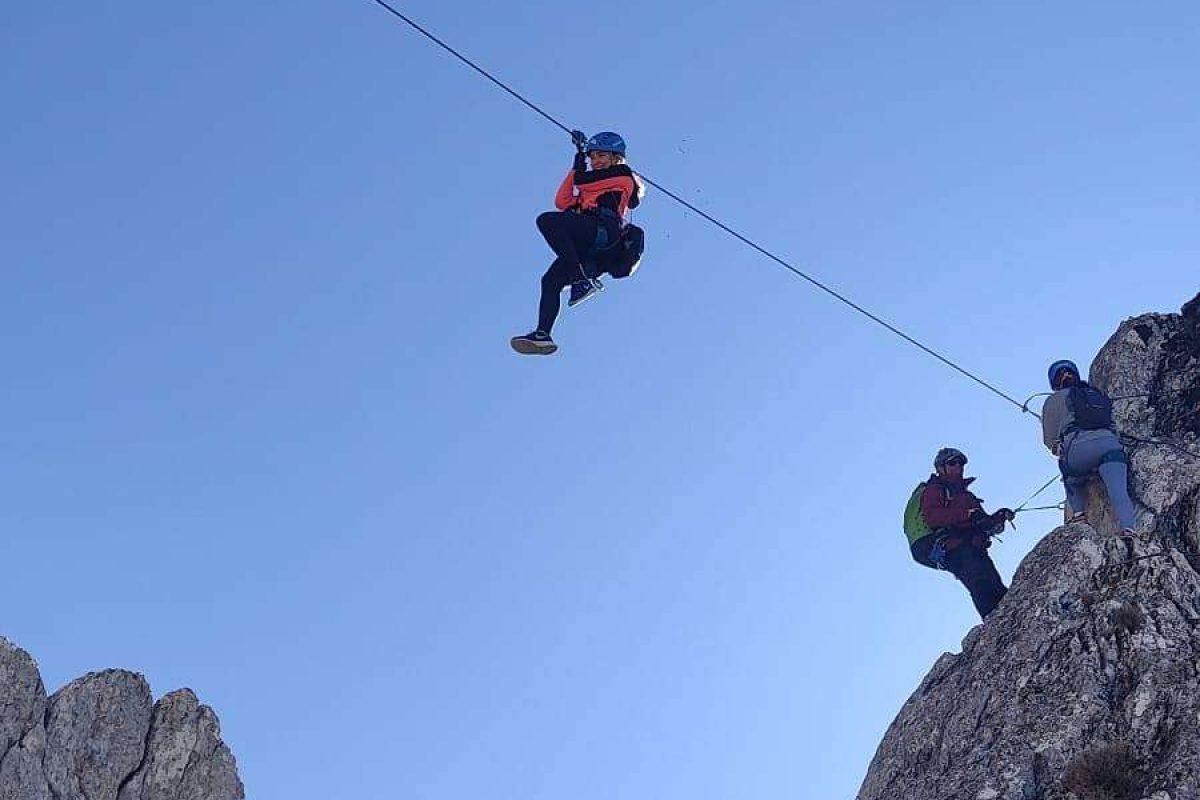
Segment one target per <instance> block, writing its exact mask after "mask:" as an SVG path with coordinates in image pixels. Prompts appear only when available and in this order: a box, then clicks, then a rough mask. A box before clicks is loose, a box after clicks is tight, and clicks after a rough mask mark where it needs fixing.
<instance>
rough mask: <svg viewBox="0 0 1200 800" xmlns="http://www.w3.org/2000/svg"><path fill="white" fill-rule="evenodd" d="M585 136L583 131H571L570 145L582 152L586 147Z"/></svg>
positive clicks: (586, 138)
mask: <svg viewBox="0 0 1200 800" xmlns="http://www.w3.org/2000/svg"><path fill="white" fill-rule="evenodd" d="M587 140H588V137H587V134H586V133H584V132H583V131H571V144H573V145H575V149H576V150H578V151H579V152H581V153H582V152H583V151H584V148H586V147H587Z"/></svg>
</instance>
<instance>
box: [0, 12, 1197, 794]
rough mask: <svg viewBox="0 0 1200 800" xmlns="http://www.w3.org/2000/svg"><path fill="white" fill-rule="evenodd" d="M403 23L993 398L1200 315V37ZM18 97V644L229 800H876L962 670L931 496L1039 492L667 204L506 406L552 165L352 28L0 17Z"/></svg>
mask: <svg viewBox="0 0 1200 800" xmlns="http://www.w3.org/2000/svg"><path fill="white" fill-rule="evenodd" d="M402 8H403V9H404V10H406V11H407V12H409V13H411V14H413V15H415V16H416V17H417V18H418V19H420V20H421V21H423V22H424V23H426V24H427V25H429V26H430V27H432V28H433V29H434V30H435V31H437V32H439V33H440V34H441V35H443V36H444V37H446V38H447V39H448V40H450V41H451V42H453V43H455V44H456V45H457V46H459V47H461V48H463V49H464V50H465V51H467V52H468V53H470V54H471V55H472V56H473V57H474V58H476V59H478V60H479V61H480V62H481V63H483V64H485V65H487V66H489V67H490V68H492V69H494V70H495V71H496V72H497V73H499V74H500V75H501V76H503V77H504V78H505V79H506V80H509V81H511V82H512V83H513V84H514V85H515V86H517V87H519V88H520V89H521V90H523V91H525V92H526V93H528V95H529V96H530V97H531V98H533V99H534V100H536V101H537V102H539V103H541V104H543V105H544V106H545V107H546V108H547V109H548V110H549V111H550V112H551V113H553V114H555V115H557V116H559V117H561V118H563V119H564V120H566V121H567V122H568V123H569V124H571V125H574V126H578V127H580V128H583V129H585V130H588V131H596V130H598V129H602V128H611V129H614V130H618V131H620V132H622V133H623V134H624V135H625V136H626V138H627V139H628V140H629V142H630V154H631V159H632V162H633V164H634V166H635V167H637V168H640V169H642V170H643V171H645V172H646V173H647V174H648V175H650V176H651V177H653V178H654V179H655V180H658V181H660V182H663V183H665V184H667V185H669V186H671V187H673V188H674V189H676V190H677V191H679V192H681V193H682V194H684V195H685V196H687V197H688V198H690V199H693V200H694V201H695V202H696V203H698V204H699V205H701V206H702V207H703V208H704V209H706V210H707V211H709V212H711V213H713V214H716V215H718V216H720V217H722V218H723V219H725V220H727V221H728V222H729V223H731V224H733V225H734V226H736V227H738V228H739V229H741V230H742V231H744V232H745V233H747V234H749V235H752V236H755V237H758V238H760V239H761V240H762V241H764V242H765V243H767V244H769V246H771V247H772V248H775V249H776V250H778V251H779V252H781V253H784V254H786V255H787V256H789V257H790V258H793V259H794V260H795V261H796V262H797V263H798V264H800V265H802V266H803V267H804V268H806V269H808V270H810V271H811V272H812V273H813V274H815V275H817V276H819V277H820V278H822V279H825V280H827V281H829V282H830V283H831V284H832V285H834V286H836V287H837V288H838V289H840V290H842V291H845V292H847V293H848V294H849V295H851V296H852V297H854V298H855V299H856V300H858V301H859V302H861V303H863V304H865V305H867V306H869V307H870V308H872V309H874V310H876V311H878V312H879V313H881V314H883V315H884V316H886V317H887V318H888V319H890V320H892V321H894V322H896V323H897V324H899V325H901V326H902V327H904V328H905V329H906V330H908V331H909V332H911V333H912V334H914V335H916V336H918V337H920V338H922V339H923V340H925V341H927V342H929V343H930V344H932V345H935V346H937V347H939V348H941V349H942V350H943V351H944V352H946V353H947V354H948V355H949V356H951V357H953V358H955V359H958V360H960V361H961V362H962V363H964V364H966V365H968V366H969V367H971V368H973V369H976V370H978V371H979V372H980V373H981V374H983V375H985V376H986V377H987V378H988V379H989V380H992V381H994V382H996V383H997V384H998V385H1000V386H1002V387H1003V388H1004V389H1005V390H1006V391H1009V392H1010V393H1012V394H1016V395H1019V396H1022V397H1023V396H1025V395H1027V394H1030V393H1032V392H1036V391H1041V390H1042V388H1043V384H1044V381H1045V378H1044V370H1045V367H1046V364H1047V363H1048V362H1049V361H1051V360H1053V359H1056V358H1061V357H1073V358H1076V359H1079V360H1081V361H1084V362H1086V361H1087V360H1088V359H1090V358H1091V356H1092V355H1093V354H1094V352H1095V351H1096V349H1097V348H1098V347H1099V346H1100V345H1101V344H1102V343H1103V342H1104V340H1105V339H1106V338H1107V336H1108V335H1109V333H1110V332H1111V331H1112V330H1113V329H1114V328H1115V326H1116V325H1117V323H1118V322H1119V321H1120V320H1121V319H1122V318H1124V317H1126V316H1131V315H1134V314H1138V313H1142V312H1145V311H1150V310H1163V311H1169V310H1175V309H1177V308H1178V306H1179V305H1180V304H1181V303H1182V302H1183V301H1184V300H1186V299H1188V298H1189V297H1190V296H1191V295H1192V294H1194V293H1195V291H1196V290H1197V288H1200V281H1198V280H1197V275H1198V274H1200V272H1198V270H1197V264H1198V263H1200V224H1197V219H1198V218H1200V201H1198V199H1197V188H1196V187H1197V186H1200V159H1198V158H1197V155H1196V153H1197V151H1196V144H1197V142H1200V90H1198V88H1197V87H1200V80H1198V76H1200V7H1198V6H1197V5H1196V4H1195V3H1194V2H1186V1H1183V0H1181V1H1179V2H1161V3H1155V4H1152V5H1146V4H1143V5H1140V6H1138V7H1136V8H1135V7H1133V6H1131V5H1130V4H1128V3H1117V2H1095V1H1094V0H1089V2H1061V3H1052V4H1046V3H1030V2H1020V3H990V4H988V3H985V4H980V3H970V4H964V3H958V2H929V3H921V4H916V5H914V4H904V6H903V7H901V5H900V4H896V3H894V2H883V1H882V0H880V1H878V2H857V3H832V2H830V3H782V2H774V1H773V0H772V1H771V2H738V3H735V2H690V3H684V2H681V1H680V0H662V1H661V2H655V3H648V4H641V5H624V6H622V5H611V4H580V3H575V4H572V3H562V2H551V0H530V1H529V2H514V3H506V4H500V3H482V2H457V3H439V2H432V1H431V0H416V1H415V2H408V3H405V4H403V5H402ZM0 96H3V98H4V122H3V123H2V125H0V128H2V130H3V134H2V141H3V148H2V150H0V176H2V179H3V187H4V191H3V194H2V196H0V264H2V267H3V269H2V271H0V275H2V276H3V284H2V286H0V304H2V308H0V326H2V331H0V357H2V363H3V366H4V370H5V373H6V381H5V386H6V388H5V391H4V392H3V393H0V413H2V416H3V419H4V420H5V424H4V425H3V426H2V431H3V434H2V440H0V442H2V448H3V458H2V459H0V485H2V486H3V498H4V499H3V503H2V504H0V527H2V530H3V536H4V543H5V548H4V551H5V552H4V561H5V570H4V580H3V582H2V583H0V607H3V609H4V613H3V614H2V615H0V633H2V634H3V635H5V636H8V637H10V638H12V639H14V640H15V641H17V642H18V643H20V644H21V645H22V646H24V647H26V648H27V649H29V650H30V651H31V652H33V653H34V654H35V655H36V656H37V658H38V659H39V661H40V664H41V667H42V670H43V674H44V676H45V678H46V682H47V684H48V685H49V686H50V687H51V689H53V688H57V687H58V686H60V685H62V683H64V682H65V681H67V680H69V679H70V678H72V677H74V676H76V675H79V674H82V673H83V672H86V671H88V670H92V669H100V668H105V667H112V666H121V667H128V668H132V669H136V670H140V671H142V672H144V673H145V674H146V675H147V676H148V677H149V679H150V680H151V682H152V685H153V686H154V688H155V690H156V691H157V692H159V693H162V692H165V691H167V690H169V689H173V688H176V687H178V686H183V685H187V686H191V687H194V688H195V689H196V690H197V691H198V692H199V693H200V695H201V697H202V698H203V700H204V701H205V702H207V703H209V704H211V705H213V706H214V707H215V708H216V709H217V710H218V712H219V714H220V716H221V720H222V723H223V726H224V732H225V735H226V737H227V739H228V741H229V743H230V744H231V746H232V747H233V749H234V751H235V753H236V755H237V757H238V762H239V765H240V767H241V771H242V775H243V777H244V779H245V781H246V783H247V786H248V789H249V792H250V796H251V797H254V798H256V800H274V799H275V798H279V799H280V800H283V799H284V798H286V799H287V800H295V799H297V798H330V797H354V798H395V797H404V798H415V799H419V800H459V798H466V797H488V798H496V799H497V800H561V799H562V798H565V797H570V798H573V799H574V800H593V799H594V800H610V799H611V798H658V799H662V800H668V799H669V800H675V799H676V798H677V799H678V800H694V799H695V798H721V799H728V800H743V799H744V798H755V800H771V799H778V800H785V799H787V800H796V798H813V800H828V798H847V797H851V796H852V795H853V793H854V791H855V790H856V789H857V787H858V784H859V782H860V780H861V778H862V776H863V773H864V771H865V768H866V766H867V763H868V761H869V759H870V758H871V756H872V754H873V752H874V749H875V746H876V745H877V743H878V741H879V738H880V736H881V734H882V732H883V730H884V728H885V727H886V726H887V724H888V723H889V722H890V720H891V719H892V717H893V716H894V714H895V712H896V711H897V709H898V708H899V706H900V705H901V704H902V703H903V701H904V699H905V698H906V697H907V696H908V694H909V692H910V691H911V690H912V689H913V688H915V686H916V685H917V682H918V681H919V680H920V678H921V676H922V675H923V674H924V673H925V672H926V670H927V669H928V668H929V666H930V665H931V664H932V662H933V661H934V660H935V658H936V657H937V656H938V655H939V654H940V653H941V652H942V651H944V650H954V649H957V647H958V642H959V640H960V638H961V636H962V635H963V634H964V633H966V631H967V630H968V628H969V627H970V626H971V625H972V624H973V623H974V622H975V618H974V612H973V610H972V608H971V606H970V604H969V602H968V599H967V596H966V593H965V591H963V590H962V589H961V587H959V586H958V585H957V584H955V583H954V582H953V581H952V580H951V579H950V578H948V577H947V576H945V575H939V574H936V573H934V572H931V571H928V570H923V569H921V568H919V567H917V566H916V565H914V564H913V563H912V562H911V561H910V560H909V557H908V554H907V552H906V549H905V546H904V540H903V536H902V533H901V531H900V525H899V522H900V516H901V512H902V509H903V505H904V502H905V500H906V499H907V497H908V493H909V492H910V490H911V489H912V487H913V485H914V484H915V483H916V482H917V481H918V480H920V479H921V478H922V477H924V476H925V475H926V474H927V473H928V470H929V461H930V459H931V457H932V454H933V452H934V451H935V450H936V449H937V448H938V447H939V446H941V445H943V444H955V445H957V446H959V447H961V448H962V449H964V450H966V451H968V453H969V454H970V456H971V465H970V468H969V471H972V472H974V474H977V475H979V476H981V477H980V481H979V483H978V484H977V487H978V490H979V494H980V495H981V496H982V497H984V498H986V500H987V501H988V504H989V505H990V506H993V507H994V506H998V505H1003V504H1014V503H1016V502H1018V501H1019V500H1020V499H1021V498H1022V497H1023V496H1024V495H1026V494H1028V493H1029V492H1030V491H1032V490H1033V489H1034V488H1036V487H1037V486H1038V485H1040V484H1041V483H1042V481H1044V480H1045V479H1046V478H1048V477H1049V476H1050V475H1052V474H1053V473H1054V465H1053V462H1052V460H1051V459H1050V458H1049V457H1048V456H1047V454H1045V453H1044V452H1043V451H1042V449H1041V447H1040V444H1039V438H1038V430H1037V427H1036V425H1035V424H1034V420H1033V419H1032V418H1031V417H1024V418H1023V417H1022V415H1021V414H1020V413H1018V412H1017V411H1016V410H1015V409H1014V408H1012V407H1010V406H1007V405H1006V404H1005V403H1004V402H1003V401H1001V400H999V399H997V398H995V397H994V396H992V395H989V394H988V393H986V392H985V391H983V390H981V389H979V388H978V387H977V386H975V385H973V384H971V383H970V382H969V381H967V380H966V379H964V378H962V377H961V376H958V375H956V374H954V373H952V372H950V371H949V370H947V369H946V368H945V367H943V366H941V365H939V364H938V363H937V362H935V361H933V360H932V359H930V358H929V357H928V356H926V355H924V354H922V353H920V352H919V351H917V350H915V349H913V348H912V347H910V346H909V345H906V344H904V343H902V342H900V341H898V340H897V339H895V338H894V337H892V336H890V335H888V334H886V333H885V332H884V331H882V330H881V329H879V328H878V327H876V326H874V325H873V324H871V323H869V322H867V321H865V320H863V319H862V318H861V317H857V316H854V315H852V314H851V313H849V312H848V310H847V309H846V308H844V307H843V306H840V305H838V304H836V303H835V302H833V301H832V300H830V299H829V298H828V297H826V296H823V295H821V294H819V293H818V292H816V291H814V290H813V289H812V288H811V287H809V286H807V285H806V284H804V283H803V282H801V281H799V280H797V279H795V278H794V277H793V276H791V275H789V274H788V273H787V272H785V271H784V270H782V269H781V268H779V267H778V266H776V265H774V264H772V263H770V262H768V261H766V260H764V259H763V258H762V257H760V256H758V255H756V254H755V253H753V252H751V251H749V250H748V249H746V248H745V247H744V246H742V245H740V244H738V243H737V242H734V241H732V240H730V239H729V238H728V237H726V236H724V235H723V234H721V233H719V232H718V231H715V230H714V229H712V228H710V227H708V226H707V225H706V224H705V223H703V222H702V221H701V220H698V219H697V218H696V216H695V215H694V214H688V213H683V212H682V211H681V209H680V208H678V207H676V206H675V205H674V204H672V203H671V202H670V201H669V200H668V199H667V198H665V197H663V196H662V195H661V194H656V193H651V194H650V195H649V197H648V198H647V201H646V205H645V208H644V211H642V212H639V214H638V221H639V223H641V224H642V225H643V226H644V227H645V228H646V229H647V230H648V231H649V237H650V239H649V250H648V254H647V257H646V260H645V262H644V264H643V268H642V270H641V272H640V273H639V274H638V275H637V276H636V278H634V279H633V280H631V281H626V282H621V283H617V282H613V283H612V284H611V285H610V289H609V291H608V292H606V293H605V294H604V295H602V296H601V297H600V298H598V299H597V300H595V301H593V302H591V303H589V304H587V305H585V306H583V307H581V308H580V309H577V310H573V311H570V312H567V311H564V314H563V317H562V319H561V321H560V324H559V326H558V328H557V329H556V337H557V338H558V339H559V341H560V343H561V345H562V350H561V351H560V353H559V354H558V355H556V356H555V357H553V358H552V359H541V360H534V359H522V358H520V357H518V356H516V355H514V354H513V353H512V352H511V351H510V350H509V348H508V337H509V336H510V335H512V334H514V333H519V332H523V331H525V330H528V329H529V328H530V327H531V325H532V323H533V320H534V306H535V303H536V292H537V285H538V277H539V275H540V274H541V271H542V270H543V269H544V268H545V265H546V264H547V263H548V262H549V258H550V256H549V252H548V250H547V249H546V247H545V245H544V243H543V242H542V241H541V240H540V237H539V236H538V235H537V232H536V230H535V229H534V226H533V219H534V217H535V216H536V214H537V213H539V212H540V211H542V210H544V209H545V208H546V207H548V205H549V203H550V201H551V198H552V195H553V191H554V189H555V187H556V186H557V183H558V181H559V180H560V178H561V175H562V173H563V171H564V169H565V168H566V166H567V165H568V164H569V162H570V147H569V143H568V142H567V140H566V137H565V136H564V135H562V134H561V133H560V132H558V131H557V130H555V129H554V128H553V127H551V126H550V125H548V124H546V123H545V122H544V121H543V120H541V119H539V118H538V117H536V116H535V115H533V114H531V113H530V112H528V111H527V110H526V109H523V108H522V107H520V106H519V105H517V104H516V103H514V102H513V101H512V100H511V98H508V97H507V96H505V95H504V94H502V93H501V92H499V91H497V90H496V89H495V88H494V87H492V86H490V85H488V84H487V83H486V82H484V81H483V80H482V79H480V78H479V77H478V76H477V75H474V74H473V73H471V72H469V71H468V70H466V69H465V68H464V67H462V66H461V65H459V64H457V63H456V62H454V61H452V60H450V59H449V58H448V57H447V56H445V55H444V54H443V53H441V52H439V51H437V50H435V49H433V48H432V46H430V45H429V44H428V43H427V42H425V41H424V40H422V39H420V38H418V37H417V36H416V35H415V34H413V33H412V32H411V31H409V30H408V29H406V28H404V27H402V26H400V25H399V24H397V23H396V21H395V20H394V19H393V18H391V17H390V16H388V15H386V14H385V13H384V12H383V11H382V10H381V9H379V8H378V7H376V6H374V5H373V4H371V3H369V2H367V0H361V2H360V1H358V0H339V2H309V1H307V0H299V1H294V2H280V1H279V0H262V1H261V2H256V3H245V2H233V1H232V0H213V1H212V2H205V3H184V4H180V3H162V2H150V0H125V2H121V3H95V2H90V3H84V2H77V1H76V0H68V2H61V3H46V2H41V1H40V0H39V1H37V2H35V0H7V2H5V3H4V7H3V11H0ZM1057 496H1058V494H1057V489H1056V490H1055V494H1054V495H1053V497H1057ZM1032 516H1033V515H1031V518H1022V519H1021V527H1020V530H1019V532H1017V533H1014V534H1012V535H1011V536H1009V537H1007V538H1006V540H1005V542H1004V543H1003V544H1002V545H998V546H997V547H996V548H995V550H994V551H993V552H994V553H995V554H996V556H997V559H998V562H999V565H1000V568H1001V571H1002V573H1003V574H1004V575H1005V577H1006V578H1007V577H1008V576H1010V575H1011V574H1012V571H1013V569H1014V567H1015V566H1016V564H1017V563H1018V561H1019V559H1020V557H1021V556H1022V555H1023V554H1024V553H1025V552H1027V551H1028V549H1029V547H1031V546H1032V544H1033V543H1034V542H1035V541H1036V538H1037V537H1038V536H1039V535H1040V534H1041V533H1043V532H1044V531H1045V530H1046V528H1047V526H1048V525H1049V524H1050V523H1051V521H1052V520H1051V518H1048V517H1047V516H1044V515H1043V516H1042V517H1040V518H1037V519H1034V518H1032Z"/></svg>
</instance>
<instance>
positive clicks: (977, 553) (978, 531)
mask: <svg viewBox="0 0 1200 800" xmlns="http://www.w3.org/2000/svg"><path fill="white" fill-rule="evenodd" d="M966 465H967V457H966V456H965V455H964V454H963V453H962V452H961V451H959V450H955V449H954V448H953V447H944V448H942V449H941V450H939V451H938V454H937V457H936V458H934V460H933V468H934V470H935V473H934V474H933V475H931V476H930V477H929V482H928V483H927V484H926V486H925V490H924V491H923V492H922V493H921V516H922V517H923V518H924V520H925V524H926V525H928V526H929V528H931V532H930V533H929V534H928V535H926V536H923V537H921V538H920V539H917V540H916V541H915V542H913V543H912V554H913V558H915V559H916V560H917V561H918V562H920V563H921V564H924V565H925V566H927V567H931V568H933V569H944V570H946V571H948V572H949V573H950V574H951V575H953V576H954V577H955V578H957V579H958V581H959V582H960V583H962V584H963V585H964V586H966V587H967V591H969V592H970V593H971V600H972V601H973V602H974V603H975V609H976V610H977V611H978V612H979V616H980V618H984V617H987V615H988V614H990V613H992V609H994V608H995V607H996V606H997V605H998V604H999V603H1000V599H1001V598H1002V597H1004V595H1005V593H1006V592H1008V589H1007V588H1006V587H1005V585H1004V582H1003V581H1002V580H1000V573H999V572H997V571H996V565H995V564H994V563H992V559H991V557H990V556H988V552H987V549H988V548H989V547H990V546H991V544H992V541H991V539H992V536H993V535H995V534H997V533H999V532H1000V531H1001V530H1003V529H1004V523H1005V522H1008V521H1010V520H1012V518H1013V516H1014V514H1013V512H1012V511H1010V510H1009V509H1007V508H1002V509H1000V510H999V511H997V512H996V513H995V514H988V513H986V512H985V511H984V510H983V503H982V501H980V499H979V498H978V497H976V496H975V495H973V494H971V490H970V489H969V488H968V487H969V486H970V485H971V483H972V481H974V480H975V479H974V478H964V477H963V468H964V467H966Z"/></svg>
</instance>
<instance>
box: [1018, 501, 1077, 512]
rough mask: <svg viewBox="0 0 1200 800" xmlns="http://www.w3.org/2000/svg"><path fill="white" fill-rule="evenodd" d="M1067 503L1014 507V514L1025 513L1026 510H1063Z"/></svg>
mask: <svg viewBox="0 0 1200 800" xmlns="http://www.w3.org/2000/svg"><path fill="white" fill-rule="evenodd" d="M1065 506H1066V503H1065V502H1063V503H1055V504H1054V505H1052V506H1031V507H1029V508H1022V509H1013V513H1014V514H1023V513H1025V512H1026V511H1062V510H1063V508H1064V507H1065Z"/></svg>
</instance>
